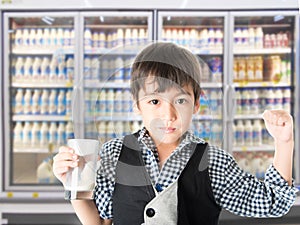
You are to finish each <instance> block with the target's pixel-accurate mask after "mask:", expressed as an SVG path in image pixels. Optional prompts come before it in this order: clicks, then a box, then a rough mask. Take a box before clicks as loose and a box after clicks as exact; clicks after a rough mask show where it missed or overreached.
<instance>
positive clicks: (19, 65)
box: [15, 57, 24, 82]
mask: <svg viewBox="0 0 300 225" xmlns="http://www.w3.org/2000/svg"><path fill="white" fill-rule="evenodd" d="M15 71H16V82H21V81H23V77H24V62H23V58H22V57H18V58H17V62H16V65H15Z"/></svg>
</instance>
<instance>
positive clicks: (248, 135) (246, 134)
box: [244, 120, 253, 146]
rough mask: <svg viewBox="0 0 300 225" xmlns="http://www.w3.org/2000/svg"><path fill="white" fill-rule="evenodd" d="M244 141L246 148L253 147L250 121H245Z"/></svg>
mask: <svg viewBox="0 0 300 225" xmlns="http://www.w3.org/2000/svg"><path fill="white" fill-rule="evenodd" d="M244 141H245V145H246V146H252V145H253V129H252V123H251V120H246V121H245V125H244Z"/></svg>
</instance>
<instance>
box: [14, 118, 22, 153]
mask: <svg viewBox="0 0 300 225" xmlns="http://www.w3.org/2000/svg"><path fill="white" fill-rule="evenodd" d="M22 140H23V125H22V122H20V121H18V122H17V123H16V125H15V127H14V147H20V146H22Z"/></svg>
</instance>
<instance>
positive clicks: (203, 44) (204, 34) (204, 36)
mask: <svg viewBox="0 0 300 225" xmlns="http://www.w3.org/2000/svg"><path fill="white" fill-rule="evenodd" d="M199 39H200V43H199V46H200V48H207V47H208V30H207V29H206V28H205V29H203V30H201V32H200V37H199Z"/></svg>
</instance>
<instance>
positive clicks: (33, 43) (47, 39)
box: [12, 27, 75, 50]
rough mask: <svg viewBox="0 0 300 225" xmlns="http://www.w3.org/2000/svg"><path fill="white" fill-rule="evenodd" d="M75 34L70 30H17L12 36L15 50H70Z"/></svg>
mask: <svg viewBox="0 0 300 225" xmlns="http://www.w3.org/2000/svg"><path fill="white" fill-rule="evenodd" d="M74 44H75V32H74V29H70V28H54V27H52V28H18V29H16V30H15V33H14V34H13V36H12V45H13V49H15V50H27V49H53V48H54V49H56V48H72V47H74Z"/></svg>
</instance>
